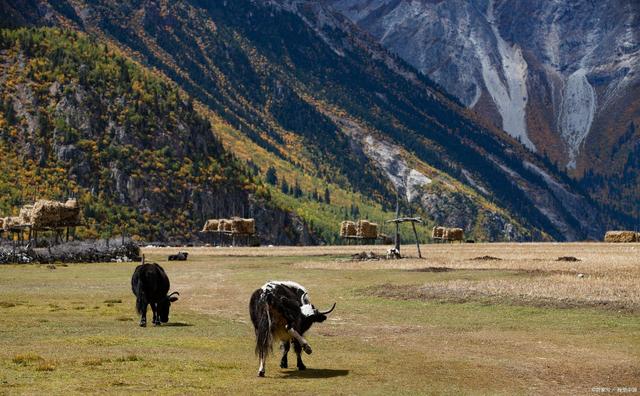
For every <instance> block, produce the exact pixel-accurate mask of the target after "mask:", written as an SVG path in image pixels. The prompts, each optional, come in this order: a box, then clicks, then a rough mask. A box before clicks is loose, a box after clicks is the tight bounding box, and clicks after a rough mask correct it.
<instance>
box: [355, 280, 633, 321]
mask: <svg viewBox="0 0 640 396" xmlns="http://www.w3.org/2000/svg"><path fill="white" fill-rule="evenodd" d="M537 275H538V276H535V277H531V276H527V277H522V278H509V279H486V280H479V281H476V280H465V279H454V280H449V281H445V282H433V283H428V284H424V285H402V286H398V285H391V284H384V285H379V286H373V287H370V288H367V289H365V290H364V293H365V294H369V295H374V296H378V297H386V298H398V299H434V300H441V301H446V302H469V301H486V302H489V303H492V304H500V303H510V304H515V305H531V306H536V307H553V308H581V307H585V308H587V307H588V308H604V309H610V310H616V311H623V312H629V313H637V312H640V291H639V290H638V288H637V284H638V279H634V278H631V279H629V278H625V277H611V278H603V277H599V276H586V277H579V276H577V275H575V274H571V273H569V274H566V273H552V274H548V273H544V272H542V273H540V272H538V273H537ZM540 275H542V276H540ZM634 285H636V286H634Z"/></svg>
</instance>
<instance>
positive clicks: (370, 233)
mask: <svg viewBox="0 0 640 396" xmlns="http://www.w3.org/2000/svg"><path fill="white" fill-rule="evenodd" d="M356 235H357V236H358V237H359V238H365V239H371V238H377V237H378V224H376V223H371V222H369V221H368V220H360V221H358V226H357V232H356Z"/></svg>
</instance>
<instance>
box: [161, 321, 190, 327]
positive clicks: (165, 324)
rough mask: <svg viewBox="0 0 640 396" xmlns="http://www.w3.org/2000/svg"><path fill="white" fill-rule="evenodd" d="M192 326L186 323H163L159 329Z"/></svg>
mask: <svg viewBox="0 0 640 396" xmlns="http://www.w3.org/2000/svg"><path fill="white" fill-rule="evenodd" d="M190 326H193V325H192V324H191V323H186V322H168V323H163V324H162V326H160V327H190Z"/></svg>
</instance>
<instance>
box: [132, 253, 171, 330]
mask: <svg viewBox="0 0 640 396" xmlns="http://www.w3.org/2000/svg"><path fill="white" fill-rule="evenodd" d="M169 287H170V283H169V277H168V276H167V273H166V272H164V269H163V268H162V267H161V266H159V265H158V264H155V263H150V264H145V262H144V255H143V256H142V264H140V265H139V266H137V267H136V270H135V271H134V272H133V276H132V277H131V290H132V291H133V294H135V296H136V310H137V311H138V314H140V326H141V327H145V326H146V325H147V305H151V311H153V324H154V325H156V326H158V325H160V323H167V322H168V321H169V308H170V307H171V303H172V302H176V301H177V300H178V297H176V296H179V295H180V293H178V292H173V293H171V294H167V293H169Z"/></svg>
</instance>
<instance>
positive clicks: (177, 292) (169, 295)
mask: <svg viewBox="0 0 640 396" xmlns="http://www.w3.org/2000/svg"><path fill="white" fill-rule="evenodd" d="M174 294H176V295H178V296H179V295H180V293H178V292H173V293H171V294H169V295H168V296H167V297H171V296H173V295H174Z"/></svg>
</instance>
